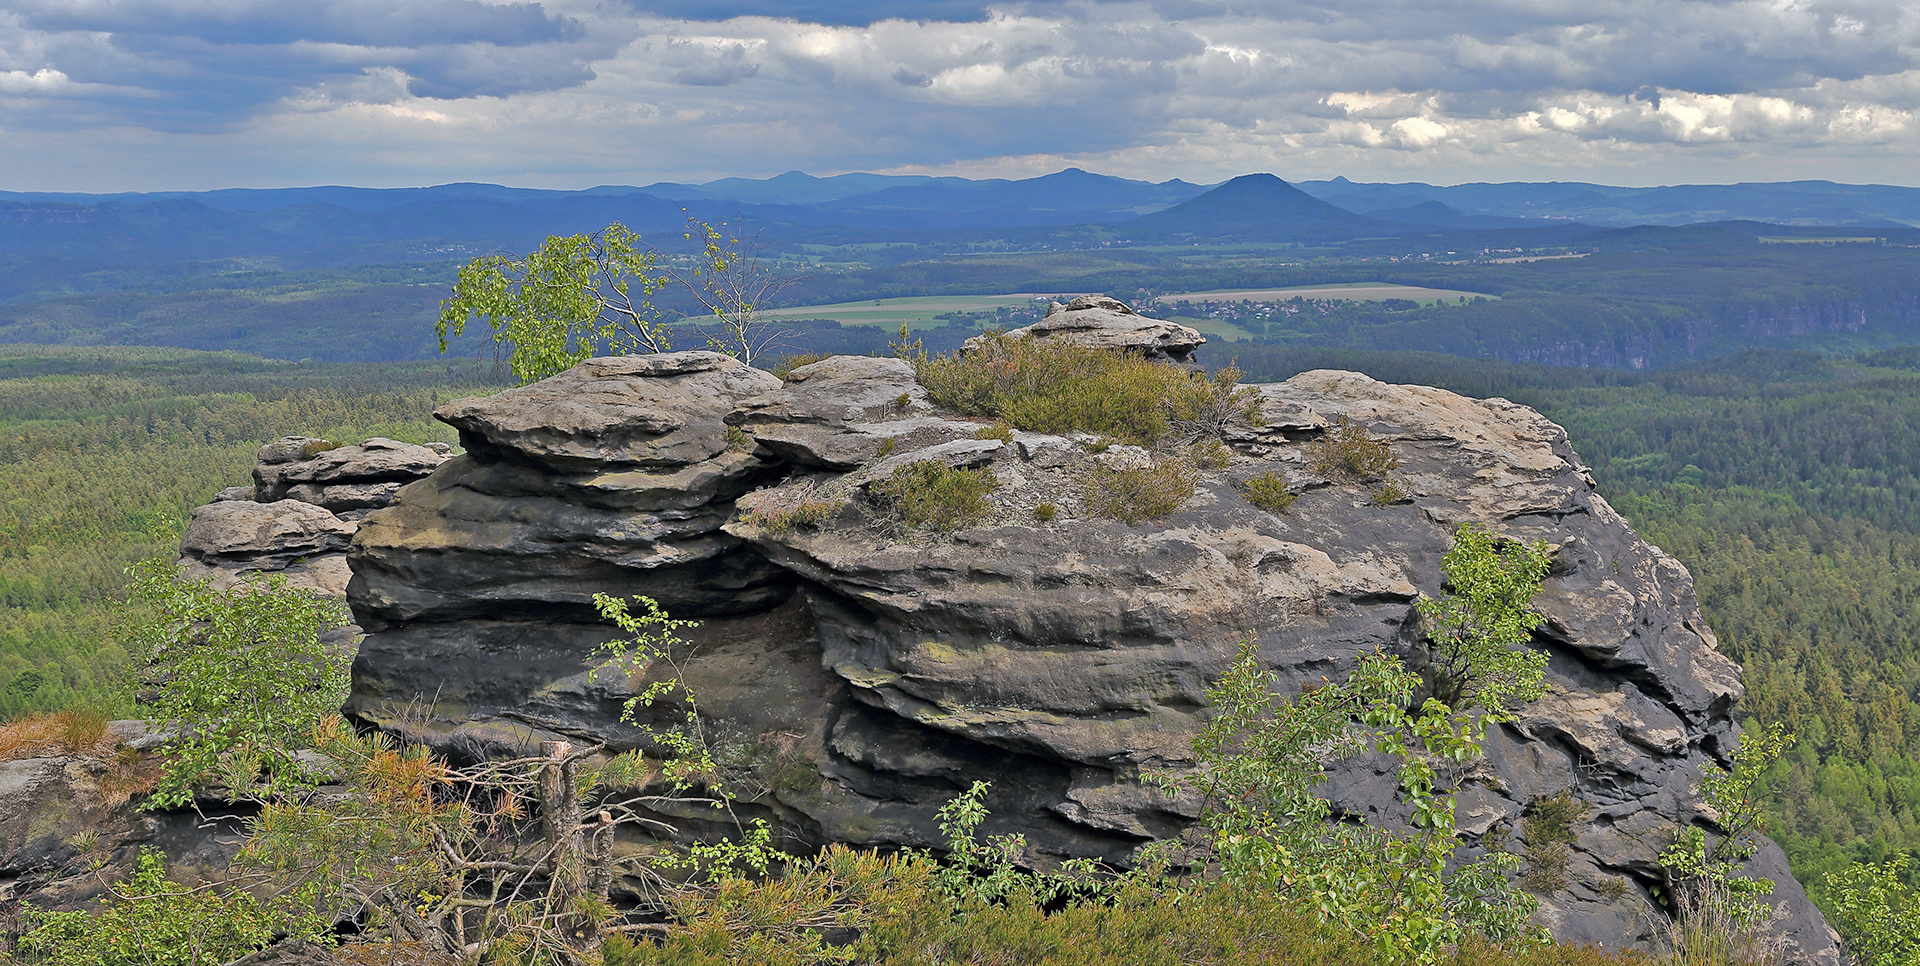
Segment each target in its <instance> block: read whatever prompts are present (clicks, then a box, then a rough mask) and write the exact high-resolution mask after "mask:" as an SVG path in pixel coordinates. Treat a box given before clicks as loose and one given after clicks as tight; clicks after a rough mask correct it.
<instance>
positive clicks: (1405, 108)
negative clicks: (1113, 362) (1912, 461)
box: [0, 0, 1920, 192]
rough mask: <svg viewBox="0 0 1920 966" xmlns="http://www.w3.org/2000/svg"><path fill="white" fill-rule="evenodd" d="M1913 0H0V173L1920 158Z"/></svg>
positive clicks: (364, 174) (7, 181) (1792, 168)
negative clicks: (1008, 0)
mask: <svg viewBox="0 0 1920 966" xmlns="http://www.w3.org/2000/svg"><path fill="white" fill-rule="evenodd" d="M1916 115H1920V3H1916V2H1914V0H1804V2H1803V0H1463V2H1456V3H1445V2H1424V3H1423V2H1394V0H1297V2H1278V0H1276V2H1262V0H1254V2H1235V0H1217V2H1216V0H1142V2H1105V0H1065V2H1033V3H1023V2H1016V3H995V2H987V3H980V2H970V0H927V2H920V3H911V2H904V0H841V2H832V0H799V2H792V3H782V2H777V0H706V2H695V0H539V2H519V0H512V2H492V0H300V2H297V3H290V2H285V0H0V189H3V190H16V191H24V190H31V191H92V192H105V191H150V190H200V189H210V188H221V187H277V186H291V185H311V184H355V185H366V186H402V185H426V184H439V183H446V182H453V181H484V182H493V183H499V184H510V185H522V186H529V187H546V188H584V187H590V186H593V185H600V184H647V183H651V182H654V181H659V180H674V181H686V182H700V181H706V180H711V179H713V178H719V177H727V176H745V177H766V176H770V175H774V174H778V173H781V172H783V171H788V170H801V171H806V172H809V173H812V174H817V175H830V174H837V173H842V172H847V171H874V172H882V173H894V174H943V175H961V176H965V177H974V178H979V177H1010V178H1019V177H1032V176H1035V175H1039V174H1045V173H1048V172H1052V171H1057V170H1059V169H1061V168H1064V167H1068V166H1076V167H1081V168H1085V169H1087V170H1091V171H1096V172H1100V173H1104V174H1112V175H1119V176H1122V177H1129V178H1143V179H1148V180H1154V181H1160V180H1165V179H1168V178H1183V179H1185V180H1188V181H1192V182H1198V183H1210V182H1215V181H1220V180H1224V179H1226V178H1230V177H1233V176H1235V175H1239V174H1244V173H1248V172H1255V171H1266V172H1272V173H1274V174H1278V175H1279V176H1281V177H1283V178H1287V179H1289V180H1313V179H1321V178H1330V177H1333V176H1335V175H1345V176H1346V177H1348V178H1351V179H1353V180H1356V181H1425V182H1429V183H1436V184H1454V183H1460V182H1468V181H1564V180H1581V181H1597V182H1602V183H1607V184H1627V185H1647V184H1676V183H1727V182H1735V181H1784V180H1794V179H1801V178H1825V179H1830V180H1834V181H1843V182H1854V183H1868V182H1874V183H1882V184H1905V185H1920V117H1916Z"/></svg>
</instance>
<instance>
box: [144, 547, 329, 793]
mask: <svg viewBox="0 0 1920 966" xmlns="http://www.w3.org/2000/svg"><path fill="white" fill-rule="evenodd" d="M157 542H160V541H157ZM169 542H171V540H170V539H169V540H166V541H165V542H162V546H166V545H167V543H169ZM176 565H177V564H176V560H175V558H174V555H173V554H172V553H171V552H162V553H160V554H157V555H155V556H153V557H149V558H147V559H146V560H143V561H141V562H139V563H138V564H135V565H134V566H133V567H132V568H129V570H128V573H129V574H130V575H131V576H132V588H131V594H130V597H131V602H132V603H134V604H135V605H136V606H137V607H138V608H139V613H138V619H136V620H135V621H133V622H132V625H131V627H130V628H129V629H128V631H127V635H126V639H127V642H128V644H129V645H130V646H129V647H128V648H127V649H128V651H129V652H130V653H135V654H139V655H142V656H144V657H146V658H147V660H148V661H149V662H150V665H151V672H150V673H152V675H153V677H154V679H155V680H158V681H161V682H164V683H163V684H162V685H161V686H160V687H159V688H157V689H156V692H155V695H154V697H153V698H152V700H151V703H150V705H149V710H148V711H147V714H148V716H149V717H151V718H154V719H156V720H158V721H159V722H161V723H162V725H161V726H162V727H163V728H164V729H165V730H167V731H169V732H171V733H173V734H174V735H175V737H173V738H171V739H170V740H168V741H167V743H166V744H164V745H162V746H161V747H160V750H159V760H160V761H161V763H162V764H163V765H164V767H165V770H166V771H165V776H164V777H163V778H162V779H161V781H160V783H159V787H158V788H157V789H156V790H155V791H154V793H153V795H152V796H151V797H149V798H148V799H147V806H148V807H151V808H160V807H167V806H177V805H183V804H185V803H187V802H189V801H191V800H192V799H193V794H194V789H195V788H196V787H197V786H199V785H202V784H204V783H206V782H209V781H217V782H219V783H220V784H222V785H224V786H225V787H226V791H225V794H226V795H228V796H229V797H231V798H240V797H248V796H259V797H268V796H271V795H272V794H274V792H275V791H276V789H286V788H299V787H304V786H307V785H311V784H312V781H311V779H310V777H309V776H307V775H306V774H305V769H304V768H303V767H302V766H301V765H300V763H299V762H298V761H297V760H296V759H295V758H294V750H295V749H298V748H300V747H302V746H303V744H304V743H305V741H306V740H307V736H308V735H309V734H310V733H311V732H312V730H313V727H314V725H315V724H316V723H317V722H319V721H321V720H322V719H324V718H326V717H327V716H329V715H331V714H333V713H335V712H336V711H338V710H339V708H340V704H341V702H342V701H344V700H346V695H347V668H348V665H349V664H350V663H351V661H352V659H353V655H352V652H351V651H350V650H348V651H345V652H342V650H341V649H339V648H331V647H328V646H327V645H326V644H325V643H323V642H322V641H321V640H320V635H321V633H322V632H324V631H326V630H328V629H330V628H335V627H340V626H343V625H344V624H346V608H344V607H342V606H340V605H339V604H337V603H334V602H331V601H328V600H325V599H323V598H320V597H318V596H316V595H314V594H312V593H309V592H307V591H304V590H300V589H298V588H295V587H291V586H288V584H287V582H286V578H284V577H282V576H279V575H277V574H276V575H272V576H268V577H265V578H249V579H247V580H245V581H242V582H241V583H240V584H238V585H237V586H234V587H232V588H229V589H228V590H225V591H220V590H215V589H214V587H213V583H212V581H211V580H209V579H205V578H202V579H199V580H188V579H186V578H184V577H182V576H180V573H179V571H178V570H176V569H175V568H176Z"/></svg>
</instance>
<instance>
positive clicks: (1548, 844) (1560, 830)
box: [1520, 792, 1587, 895]
mask: <svg viewBox="0 0 1920 966" xmlns="http://www.w3.org/2000/svg"><path fill="white" fill-rule="evenodd" d="M1586 812H1587V803H1586V802H1583V801H1580V800H1579V799H1577V798H1574V797H1573V793H1572V792H1561V793H1560V794H1558V795H1553V796H1550V797H1547V798H1541V799H1537V800H1535V801H1534V802H1533V804H1531V805H1529V806H1527V812H1526V815H1524V816H1523V817H1522V818H1521V819H1520V836H1521V838H1524V839H1526V853H1525V854H1526V859H1527V870H1526V871H1525V872H1523V873H1521V874H1520V884H1521V885H1522V886H1525V887H1526V889H1527V891H1529V892H1534V893H1538V894H1540V895H1549V894H1552V893H1555V892H1558V891H1560V890H1561V889H1564V888H1566V887H1567V861H1568V860H1569V859H1570V858H1571V857H1572V850H1571V846H1572V844H1573V841H1574V836H1573V823H1574V822H1577V821H1579V820H1580V817H1581V816H1582V815H1585V814H1586Z"/></svg>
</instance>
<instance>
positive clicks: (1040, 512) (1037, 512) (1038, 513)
mask: <svg viewBox="0 0 1920 966" xmlns="http://www.w3.org/2000/svg"><path fill="white" fill-rule="evenodd" d="M1059 513H1060V508H1059V507H1056V506H1054V505H1053V504H1051V503H1036V504H1034V505H1033V518H1034V519H1035V520H1038V521H1040V522H1041V523H1046V522H1048V521H1050V520H1052V519H1053V518H1054V517H1056V516H1058V515H1059Z"/></svg>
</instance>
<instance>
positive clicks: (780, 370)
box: [767, 352, 833, 379]
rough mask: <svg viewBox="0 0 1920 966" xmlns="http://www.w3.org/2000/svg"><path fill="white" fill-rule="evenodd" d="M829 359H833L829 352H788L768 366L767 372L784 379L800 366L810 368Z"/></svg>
mask: <svg viewBox="0 0 1920 966" xmlns="http://www.w3.org/2000/svg"><path fill="white" fill-rule="evenodd" d="M831 358H833V353H831V352H789V353H787V354H785V355H783V356H781V357H780V358H779V359H778V360H776V361H775V362H774V364H773V365H771V366H768V367H767V371H768V372H771V373H773V374H774V375H776V376H779V377H780V378H782V379H785V378H787V376H788V374H790V373H792V372H793V370H795V369H798V368H800V367H801V366H810V365H813V364H814V363H816V362H824V361H826V360H827V359H831Z"/></svg>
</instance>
